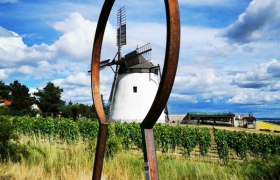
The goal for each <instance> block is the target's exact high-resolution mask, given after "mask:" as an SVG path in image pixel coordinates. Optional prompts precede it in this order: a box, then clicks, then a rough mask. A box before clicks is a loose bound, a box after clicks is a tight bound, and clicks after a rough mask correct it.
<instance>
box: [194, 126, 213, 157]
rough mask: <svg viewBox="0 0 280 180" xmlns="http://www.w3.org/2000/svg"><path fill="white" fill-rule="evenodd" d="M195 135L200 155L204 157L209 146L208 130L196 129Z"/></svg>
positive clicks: (209, 136)
mask: <svg viewBox="0 0 280 180" xmlns="http://www.w3.org/2000/svg"><path fill="white" fill-rule="evenodd" d="M196 133H197V140H198V144H199V150H200V154H201V155H203V156H206V155H207V153H208V150H209V147H210V145H211V135H210V133H209V130H208V129H206V128H198V129H197V131H196Z"/></svg>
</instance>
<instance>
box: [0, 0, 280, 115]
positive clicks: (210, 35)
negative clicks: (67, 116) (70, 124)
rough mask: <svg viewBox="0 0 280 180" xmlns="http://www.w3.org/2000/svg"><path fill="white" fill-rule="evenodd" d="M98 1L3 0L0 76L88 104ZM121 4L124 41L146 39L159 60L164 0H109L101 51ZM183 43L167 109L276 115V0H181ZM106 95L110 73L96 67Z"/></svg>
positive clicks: (279, 57) (279, 7) (107, 51)
mask: <svg viewBox="0 0 280 180" xmlns="http://www.w3.org/2000/svg"><path fill="white" fill-rule="evenodd" d="M102 2H103V1H97V0H75V1H74V0H68V1H64V0H60V1H54V0H49V1H42V0H41V1H40V0H36V1H35V0H32V1H31V0H0V80H2V81H4V82H5V83H6V84H9V83H11V82H13V81H14V80H19V81H20V82H21V83H23V84H25V85H27V86H28V87H29V88H30V91H31V92H34V91H36V88H43V87H44V86H45V85H46V83H47V82H49V81H52V82H54V83H55V84H56V85H58V86H60V87H62V88H63V89H64V92H63V94H62V98H63V100H65V101H67V102H68V101H70V100H72V101H73V102H77V103H87V104H91V103H92V100H91V90H90V77H89V76H87V70H88V69H89V64H90V56H91V50H92V42H93V37H94V32H95V28H96V22H97V20H98V16H99V13H100V10H101V6H102ZM123 5H125V6H126V14H127V28H128V29H127V31H128V34H127V36H128V45H126V46H124V48H123V53H125V52H129V51H131V50H133V49H134V48H136V47H137V45H139V46H141V45H144V44H146V43H148V42H150V43H151V44H152V48H153V51H152V61H153V63H154V64H161V65H162V64H163V58H164V51H165V36H166V31H165V11H164V2H163V1H159V0H154V1H150V0H141V1H124V0H119V1H116V3H115V5H114V7H113V10H112V13H111V16H110V18H109V22H108V24H107V29H106V33H105V39H104V45H103V50H102V58H103V59H108V58H112V57H113V56H114V55H115V53H116V50H117V48H116V46H115V44H116V40H115V38H116V34H115V32H116V30H115V29H116V13H117V9H119V8H120V7H121V6H123ZM179 6H180V14H181V49H180V59H179V66H178V72H177V76H176V80H175V84H174V88H173V90H172V93H171V96H170V99H169V102H168V107H169V111H170V112H171V114H186V113H187V112H209V111H211V112H229V111H230V112H234V113H236V114H247V113H249V112H252V113H253V114H254V115H255V116H257V117H280V82H279V80H280V31H279V28H280V1H279V0H266V1H262V0H179ZM101 80H102V82H101V85H102V86H101V90H102V92H103V94H104V96H105V98H106V97H107V98H108V94H109V91H110V84H111V83H112V72H111V71H110V70H104V71H102V73H101Z"/></svg>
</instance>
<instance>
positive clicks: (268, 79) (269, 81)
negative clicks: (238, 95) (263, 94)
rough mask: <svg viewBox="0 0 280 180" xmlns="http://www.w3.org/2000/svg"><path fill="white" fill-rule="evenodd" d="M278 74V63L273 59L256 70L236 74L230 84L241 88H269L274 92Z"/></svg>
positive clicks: (279, 78) (278, 77)
mask: <svg viewBox="0 0 280 180" xmlns="http://www.w3.org/2000/svg"><path fill="white" fill-rule="evenodd" d="M279 72H280V62H279V61H278V60H276V59H273V60H271V61H269V62H266V63H261V64H260V65H259V66H258V68H256V69H254V70H252V71H248V72H244V73H237V74H236V76H235V77H234V79H233V81H232V84H234V85H237V86H238V87H241V88H254V89H259V88H270V89H271V90H273V91H275V90H276V89H275V87H277V84H278V83H279V80H280V73H279ZM275 85H276V86H275ZM278 91H280V89H278Z"/></svg>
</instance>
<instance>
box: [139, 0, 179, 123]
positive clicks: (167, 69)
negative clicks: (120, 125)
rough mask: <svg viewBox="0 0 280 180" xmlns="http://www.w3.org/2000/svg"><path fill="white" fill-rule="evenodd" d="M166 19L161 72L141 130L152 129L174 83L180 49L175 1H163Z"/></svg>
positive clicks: (176, 3)
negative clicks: (165, 37)
mask: <svg viewBox="0 0 280 180" xmlns="http://www.w3.org/2000/svg"><path fill="white" fill-rule="evenodd" d="M165 6H166V19H167V40H166V51H165V61H164V67H163V72H162V76H161V81H160V84H159V88H158V91H157V94H156V97H155V100H154V102H153V104H152V106H151V108H150V110H149V112H148V114H147V116H146V117H145V119H144V121H143V122H142V123H141V127H143V128H152V127H153V126H154V124H155V123H156V121H157V120H158V118H159V116H160V114H161V113H162V111H163V109H164V107H165V106H166V103H167V100H168V98H169V95H170V92H171V90H172V86H173V83H174V79H175V75H176V71H177V64H178V57H179V49H180V17H179V7H178V2H177V0H165Z"/></svg>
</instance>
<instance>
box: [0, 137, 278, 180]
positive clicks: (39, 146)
mask: <svg viewBox="0 0 280 180" xmlns="http://www.w3.org/2000/svg"><path fill="white" fill-rule="evenodd" d="M20 143H22V144H25V145H26V146H27V147H28V150H29V152H30V154H31V156H29V157H27V158H23V159H22V161H20V162H18V163H13V162H12V161H8V162H6V163H1V164H0V179H65V180H66V179H67V180H68V179H69V180H72V179H83V180H84V179H91V175H92V167H93V157H94V155H93V154H94V148H95V140H79V141H77V142H75V143H67V142H66V141H61V140H60V139H58V138H49V137H40V136H21V138H20ZM158 169H159V175H160V179H163V180H169V179H175V180H176V179H178V180H182V179H233V180H234V179H265V178H266V177H269V179H277V178H278V177H279V176H275V175H277V170H279V169H280V158H279V157H278V158H274V159H273V160H266V161H265V162H264V161H262V160H259V159H258V160H254V161H252V162H251V161H246V162H242V161H241V162H239V161H232V162H229V163H228V164H227V165H224V164H223V163H221V162H220V161H218V160H216V161H215V160H214V161H209V160H207V159H204V160H203V159H200V160H199V161H197V159H193V158H189V157H186V156H182V155H179V154H175V153H173V154H166V153H160V152H158ZM269 173H270V174H269ZM267 175H269V176H267ZM278 175H279V174H278ZM102 178H103V179H108V180H111V179H112V180H118V179H119V180H123V179H124V180H126V179H129V180H131V179H132V180H133V179H137V180H138V179H144V161H143V155H142V152H140V151H136V150H134V151H133V150H129V151H121V152H119V153H118V154H116V155H115V156H113V157H111V158H107V159H106V160H105V162H104V168H103V175H102Z"/></svg>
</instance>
